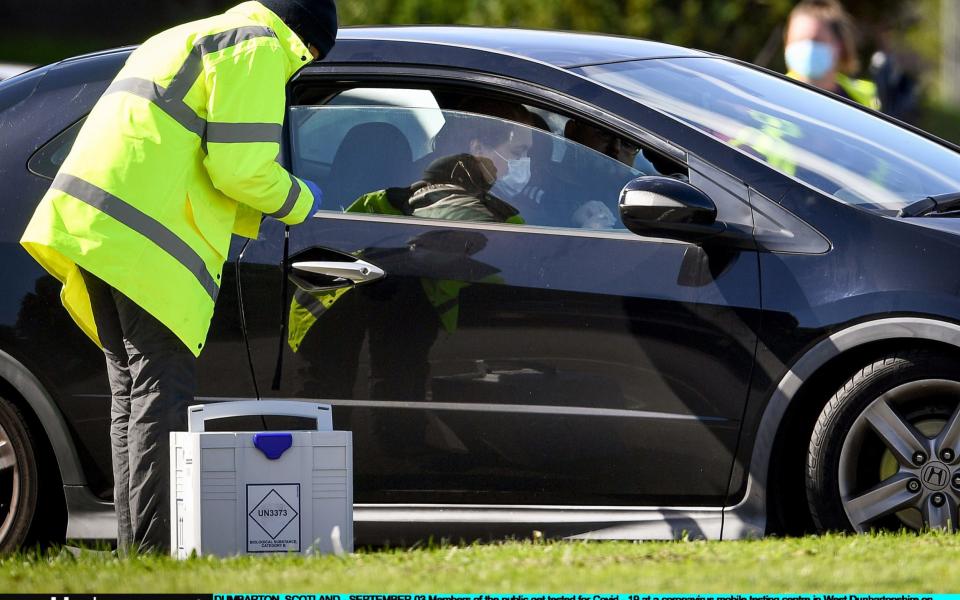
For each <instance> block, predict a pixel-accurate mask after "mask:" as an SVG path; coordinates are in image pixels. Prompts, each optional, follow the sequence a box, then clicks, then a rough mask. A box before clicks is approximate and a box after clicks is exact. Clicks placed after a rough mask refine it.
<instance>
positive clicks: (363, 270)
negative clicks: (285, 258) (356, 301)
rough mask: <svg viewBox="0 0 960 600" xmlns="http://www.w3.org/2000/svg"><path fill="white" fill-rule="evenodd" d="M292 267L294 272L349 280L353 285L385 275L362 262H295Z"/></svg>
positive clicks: (380, 270) (376, 267) (375, 267)
mask: <svg viewBox="0 0 960 600" xmlns="http://www.w3.org/2000/svg"><path fill="white" fill-rule="evenodd" d="M292 266H293V269H294V270H295V271H301V272H303V273H315V274H317V275H326V276H327V277H339V278H341V279H349V280H350V281H352V282H353V283H368V282H370V281H376V280H377V279H380V278H381V277H383V276H384V275H386V273H384V271H383V269H381V268H380V267H378V266H376V265H371V264H370V263H368V262H366V261H362V260H357V261H353V262H340V261H332V260H314V261H303V262H295V263H293V265H292Z"/></svg>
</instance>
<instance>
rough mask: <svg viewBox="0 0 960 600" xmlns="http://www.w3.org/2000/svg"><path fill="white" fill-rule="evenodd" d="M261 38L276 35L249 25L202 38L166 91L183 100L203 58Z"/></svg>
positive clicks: (201, 67)
mask: <svg viewBox="0 0 960 600" xmlns="http://www.w3.org/2000/svg"><path fill="white" fill-rule="evenodd" d="M261 37H276V34H275V33H274V32H273V30H272V29H270V28H269V27H263V26H260V25H251V26H249V27H238V28H236V29H229V30H227V31H221V32H220V33H212V34H210V35H206V36H203V37H202V38H200V39H198V40H196V41H195V42H194V44H193V48H192V49H191V50H190V53H189V54H187V58H186V60H184V61H183V64H182V65H181V66H180V69H179V70H178V71H177V74H176V75H174V76H173V79H171V80H170V85H169V86H168V87H167V89H168V90H169V91H170V93H171V94H173V96H174V97H176V98H181V99H182V98H185V97H186V96H187V92H189V91H190V88H191V87H193V84H194V83H196V81H197V77H199V76H200V72H201V71H203V56H205V55H207V54H211V53H213V52H219V51H220V50H226V49H227V48H229V47H231V46H235V45H237V44H239V43H240V42H243V41H246V40H252V39H255V38H261Z"/></svg>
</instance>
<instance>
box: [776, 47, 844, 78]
mask: <svg viewBox="0 0 960 600" xmlns="http://www.w3.org/2000/svg"><path fill="white" fill-rule="evenodd" d="M783 54H784V58H786V59H787V68H789V69H790V70H791V71H793V72H794V73H796V74H797V75H799V76H801V77H804V78H806V79H820V78H821V77H823V76H824V75H826V74H827V73H829V72H830V69H832V68H833V63H834V58H833V46H831V45H830V44H825V43H823V42H817V41H814V40H803V41H802V42H794V43H792V44H790V45H788V46H787V48H786V50H785V52H784V53H783Z"/></svg>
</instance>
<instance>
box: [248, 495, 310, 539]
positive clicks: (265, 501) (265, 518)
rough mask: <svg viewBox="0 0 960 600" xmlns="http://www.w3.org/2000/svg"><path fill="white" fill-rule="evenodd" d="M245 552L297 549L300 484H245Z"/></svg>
mask: <svg viewBox="0 0 960 600" xmlns="http://www.w3.org/2000/svg"><path fill="white" fill-rule="evenodd" d="M247 552H300V484H299V483H270V484H247Z"/></svg>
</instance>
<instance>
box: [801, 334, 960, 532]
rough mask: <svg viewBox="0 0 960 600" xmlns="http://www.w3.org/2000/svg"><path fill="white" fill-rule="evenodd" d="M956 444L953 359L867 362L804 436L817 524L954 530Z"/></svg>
mask: <svg viewBox="0 0 960 600" xmlns="http://www.w3.org/2000/svg"><path fill="white" fill-rule="evenodd" d="M958 446H960V361H958V360H956V359H953V358H949V357H947V356H944V355H942V354H937V353H935V352H932V351H923V350H918V351H912V352H903V353H895V354H890V355H888V356H885V357H883V358H880V359H879V360H876V361H874V362H872V363H870V364H868V365H866V366H865V367H863V368H862V369H860V370H859V371H858V372H857V373H855V374H854V375H853V376H852V377H851V378H850V379H848V380H847V381H846V382H845V383H844V384H843V386H842V387H841V388H840V389H839V390H837V392H836V393H835V394H834V395H833V396H832V397H831V398H830V400H829V402H827V404H826V406H825V407H824V409H823V411H822V412H821V414H820V417H819V419H818V420H817V423H816V425H815V427H814V430H813V434H812V436H811V439H810V445H809V448H808V453H807V463H806V490H807V501H808V504H809V507H810V511H811V516H812V517H813V521H814V523H815V524H816V526H817V529H818V530H819V531H821V532H826V531H869V530H873V529H893V530H896V529H903V528H909V529H917V530H922V529H926V528H940V529H944V528H945V529H955V528H956V523H957V507H958V504H960V484H958V483H960V479H958V482H957V483H955V482H954V481H953V478H954V475H955V474H956V475H957V477H960V461H958V457H957V454H960V448H958Z"/></svg>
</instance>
